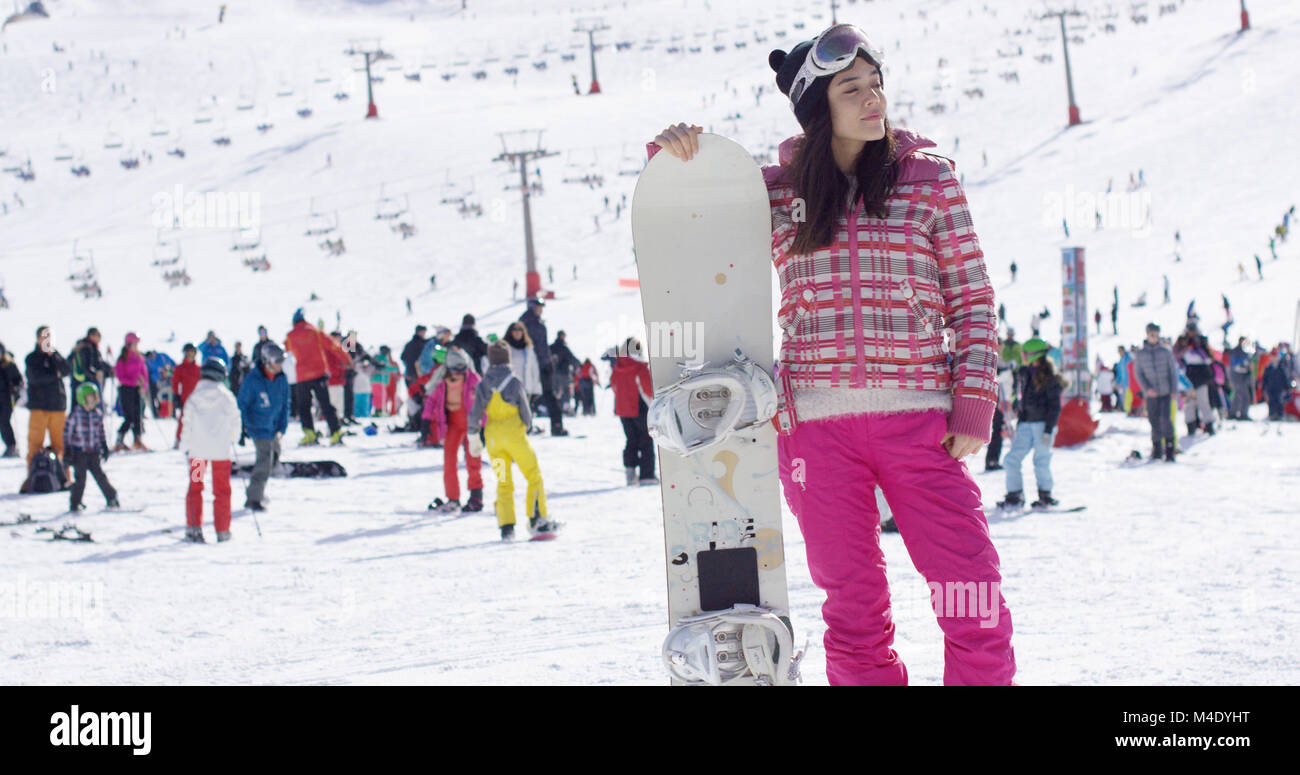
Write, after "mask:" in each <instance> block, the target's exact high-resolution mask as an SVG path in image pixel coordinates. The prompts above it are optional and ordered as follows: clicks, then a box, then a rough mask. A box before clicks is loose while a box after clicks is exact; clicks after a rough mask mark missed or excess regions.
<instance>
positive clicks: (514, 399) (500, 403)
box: [468, 341, 554, 540]
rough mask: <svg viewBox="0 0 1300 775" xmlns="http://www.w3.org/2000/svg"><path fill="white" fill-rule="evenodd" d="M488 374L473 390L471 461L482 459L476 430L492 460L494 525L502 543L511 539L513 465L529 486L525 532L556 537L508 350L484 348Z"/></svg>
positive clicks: (505, 347) (523, 396) (495, 346)
mask: <svg viewBox="0 0 1300 775" xmlns="http://www.w3.org/2000/svg"><path fill="white" fill-rule="evenodd" d="M488 364H489V367H488V371H487V374H484V375H483V380H482V381H481V382H479V383H478V386H477V387H476V388H475V390H474V400H473V403H472V404H471V405H470V412H469V422H468V426H469V427H468V431H469V443H470V455H480V454H482V451H483V444H482V442H481V441H480V440H479V435H478V432H479V429H480V428H482V429H483V432H484V435H485V436H486V437H487V453H488V457H489V458H490V459H491V460H492V472H493V473H494V474H496V480H497V500H496V512H497V525H498V526H499V527H500V528H501V538H502V540H508V539H510V538H513V537H514V532H515V503H514V481H513V477H512V471H511V465H512V464H517V465H518V466H519V470H520V471H522V472H523V475H524V478H525V479H527V480H528V493H527V495H526V496H525V498H524V506H525V510H526V513H527V514H528V527H529V530H530V531H531V532H532V533H533V534H534V536H537V535H540V534H549V533H551V532H553V531H554V524H553V523H552V522H551V521H550V519H548V518H547V515H546V491H545V490H544V489H543V487H542V471H541V469H540V468H539V467H538V465H537V455H535V454H534V453H533V448H532V445H530V444H529V443H528V436H527V431H528V427H529V424H530V423H531V422H532V413H531V412H530V411H529V409H528V394H527V392H526V391H525V390H524V386H523V385H522V384H521V383H520V382H519V380H517V379H515V377H514V375H513V374H512V373H511V371H510V350H509V345H507V344H506V343H505V342H503V341H496V342H493V343H492V345H491V346H490V347H489V348H488Z"/></svg>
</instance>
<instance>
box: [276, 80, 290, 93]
mask: <svg viewBox="0 0 1300 775" xmlns="http://www.w3.org/2000/svg"><path fill="white" fill-rule="evenodd" d="M275 96H277V97H292V96H293V87H292V86H290V85H289V84H288V83H286V82H284V81H281V82H280V87H279V88H278V89H276V90H275Z"/></svg>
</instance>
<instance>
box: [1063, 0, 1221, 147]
mask: <svg viewBox="0 0 1300 775" xmlns="http://www.w3.org/2000/svg"><path fill="white" fill-rule="evenodd" d="M1243 2H1244V0H1243ZM1051 16H1055V17H1057V18H1058V19H1060V22H1061V45H1062V46H1063V47H1064V49H1065V88H1066V91H1067V92H1068V93H1069V97H1070V116H1069V120H1070V124H1069V125H1070V126H1077V125H1078V124H1081V123H1083V122H1082V119H1080V118H1079V106H1078V105H1077V104H1075V101H1074V76H1073V74H1072V73H1071V72H1070V39H1069V37H1067V35H1066V32H1065V17H1067V16H1083V12H1082V11H1080V10H1078V9H1073V10H1069V11H1066V10H1060V11H1048V12H1046V13H1044V14H1043V15H1042V16H1041V17H1039V18H1040V19H1046V18H1048V17H1051Z"/></svg>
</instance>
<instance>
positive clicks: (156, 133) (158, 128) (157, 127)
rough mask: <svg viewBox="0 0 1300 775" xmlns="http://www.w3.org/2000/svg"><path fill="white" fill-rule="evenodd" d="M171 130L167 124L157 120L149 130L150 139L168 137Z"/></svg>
mask: <svg viewBox="0 0 1300 775" xmlns="http://www.w3.org/2000/svg"><path fill="white" fill-rule="evenodd" d="M170 131H171V130H170V129H168V127H167V123H166V122H165V121H162V120H155V121H154V122H153V126H151V127H150V128H149V136H150V137H166V136H167V134H168V133H169V132H170Z"/></svg>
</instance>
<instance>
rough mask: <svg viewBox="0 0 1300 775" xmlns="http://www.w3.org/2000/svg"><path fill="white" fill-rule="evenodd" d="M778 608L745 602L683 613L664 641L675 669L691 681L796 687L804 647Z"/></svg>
mask: <svg viewBox="0 0 1300 775" xmlns="http://www.w3.org/2000/svg"><path fill="white" fill-rule="evenodd" d="M793 640H794V636H793V634H792V633H791V630H790V626H789V625H788V624H786V622H785V619H784V618H783V617H782V616H780V615H779V614H778V613H777V612H776V611H773V610H771V609H768V608H760V607H758V606H755V605H749V604H748V603H740V604H737V605H735V606H733V607H732V608H729V609H727V610H725V611H710V612H707V613H703V614H700V615H698V616H687V617H682V618H681V619H679V620H678V623H677V626H676V627H674V628H673V629H672V630H671V631H670V632H669V633H668V637H667V638H666V639H665V640H664V646H663V659H664V665H666V666H667V668H668V672H669V674H671V675H672V677H673V678H675V679H676V680H678V681H681V682H683V683H685V684H688V685H704V684H708V685H711V686H726V685H728V684H736V683H741V682H743V681H745V680H746V679H748V680H751V681H753V682H754V683H755V684H757V685H759V686H793V685H795V684H797V683H798V682H799V680H800V676H799V662H800V660H802V659H803V653H804V652H803V651H802V650H801V651H799V652H798V653H795V652H794V643H793Z"/></svg>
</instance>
